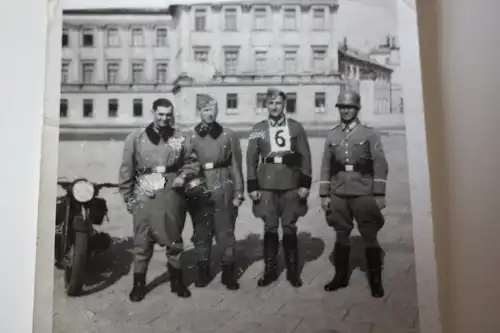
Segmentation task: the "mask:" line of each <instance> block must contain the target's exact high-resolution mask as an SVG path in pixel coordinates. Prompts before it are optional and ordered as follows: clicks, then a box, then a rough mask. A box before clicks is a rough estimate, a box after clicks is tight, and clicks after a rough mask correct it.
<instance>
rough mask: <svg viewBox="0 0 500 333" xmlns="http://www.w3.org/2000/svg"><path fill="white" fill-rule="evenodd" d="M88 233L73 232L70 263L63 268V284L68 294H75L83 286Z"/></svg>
mask: <svg viewBox="0 0 500 333" xmlns="http://www.w3.org/2000/svg"><path fill="white" fill-rule="evenodd" d="M89 236H90V235H89V234H88V233H85V232H75V241H74V242H73V246H72V249H71V250H70V253H72V258H69V259H70V261H71V264H70V265H67V266H66V268H65V270H64V286H65V289H66V294H67V295H68V296H77V295H78V294H79V293H80V292H81V291H82V288H83V282H84V278H85V268H86V264H87V259H88V258H87V257H88V246H89Z"/></svg>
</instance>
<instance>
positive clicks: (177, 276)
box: [167, 264, 191, 298]
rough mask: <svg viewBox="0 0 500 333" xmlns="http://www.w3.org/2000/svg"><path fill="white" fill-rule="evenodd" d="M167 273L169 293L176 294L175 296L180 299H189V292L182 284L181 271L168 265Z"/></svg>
mask: <svg viewBox="0 0 500 333" xmlns="http://www.w3.org/2000/svg"><path fill="white" fill-rule="evenodd" d="M167 266H168V272H169V274H170V291H171V292H173V293H176V294H177V296H179V297H182V298H187V297H191V292H190V291H189V289H188V288H187V287H186V285H185V284H184V280H183V278H182V269H180V268H175V267H173V266H172V265H170V264H168V265H167Z"/></svg>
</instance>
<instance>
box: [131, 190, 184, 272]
mask: <svg viewBox="0 0 500 333" xmlns="http://www.w3.org/2000/svg"><path fill="white" fill-rule="evenodd" d="M184 220H185V200H184V197H183V196H182V195H181V194H180V193H178V192H176V191H175V190H172V189H163V190H161V191H158V192H157V193H156V195H155V197H153V198H144V199H143V200H141V201H140V202H137V204H136V208H135V212H134V272H135V273H146V271H147V267H148V264H149V261H150V260H151V258H152V256H153V251H154V245H155V243H157V244H160V245H161V246H165V247H166V256H167V261H168V263H169V264H171V265H172V266H173V267H175V268H181V266H182V255H183V253H184V244H183V241H182V231H183V229H184Z"/></svg>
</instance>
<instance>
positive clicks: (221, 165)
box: [201, 160, 231, 170]
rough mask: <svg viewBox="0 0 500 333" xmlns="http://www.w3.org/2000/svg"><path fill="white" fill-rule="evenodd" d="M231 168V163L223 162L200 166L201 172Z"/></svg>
mask: <svg viewBox="0 0 500 333" xmlns="http://www.w3.org/2000/svg"><path fill="white" fill-rule="evenodd" d="M230 166H231V161H230V160H229V161H224V162H218V163H215V162H209V163H205V164H202V166H201V167H202V168H203V170H213V169H222V168H229V167H230Z"/></svg>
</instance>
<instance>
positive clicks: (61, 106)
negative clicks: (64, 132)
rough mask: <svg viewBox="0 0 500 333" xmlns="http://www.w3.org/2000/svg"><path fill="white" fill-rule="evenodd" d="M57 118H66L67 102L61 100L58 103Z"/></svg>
mask: <svg viewBox="0 0 500 333" xmlns="http://www.w3.org/2000/svg"><path fill="white" fill-rule="evenodd" d="M59 117H60V118H66V117H68V100H67V99H61V100H60V101H59Z"/></svg>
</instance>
